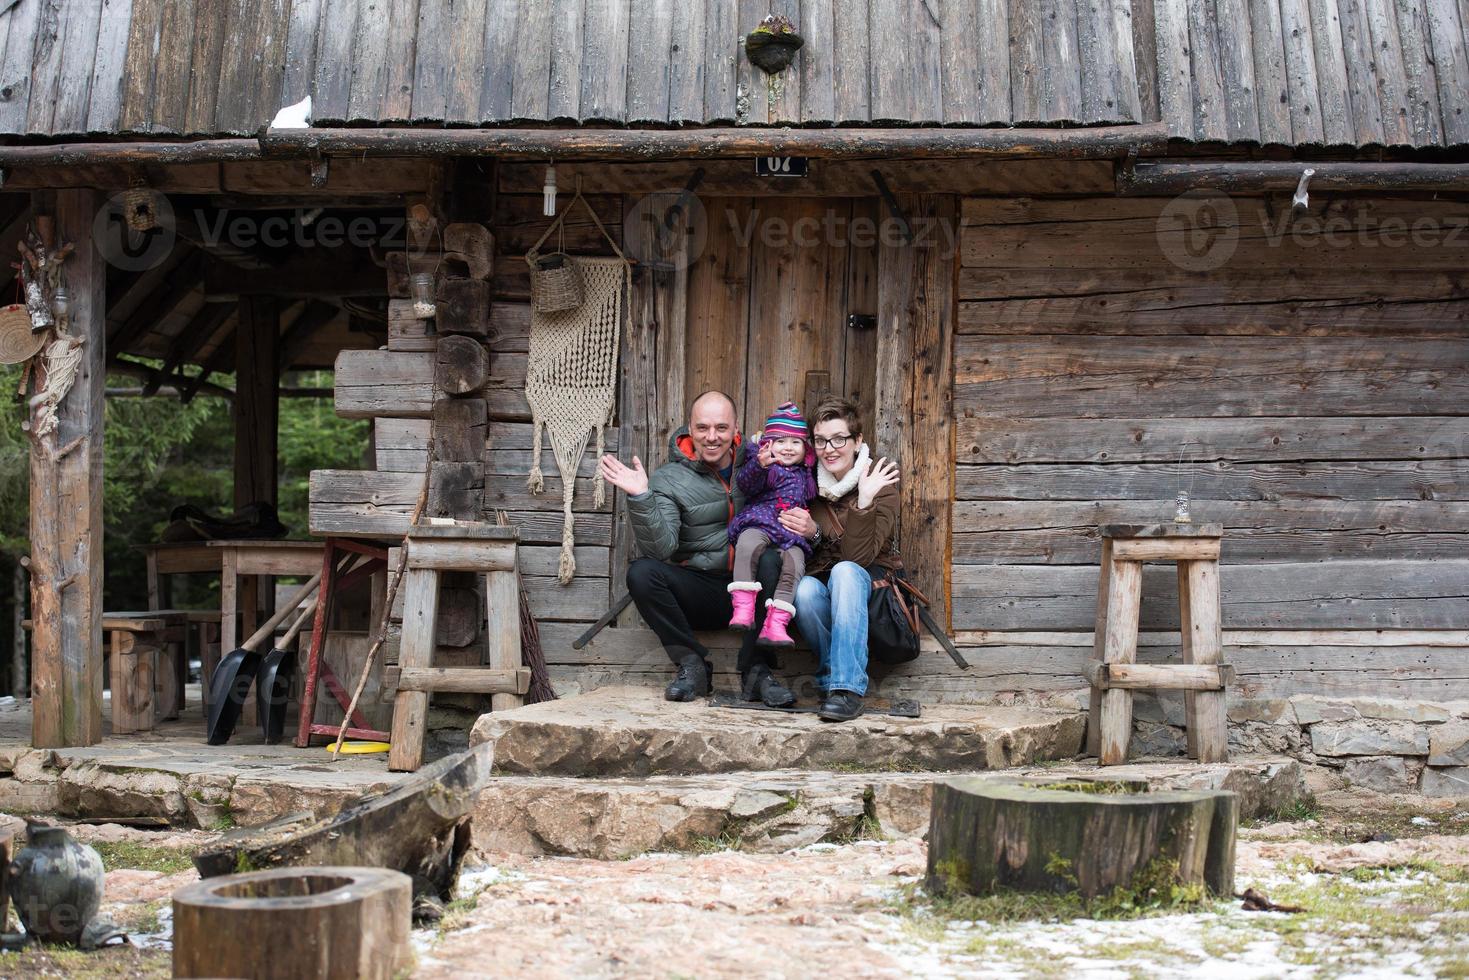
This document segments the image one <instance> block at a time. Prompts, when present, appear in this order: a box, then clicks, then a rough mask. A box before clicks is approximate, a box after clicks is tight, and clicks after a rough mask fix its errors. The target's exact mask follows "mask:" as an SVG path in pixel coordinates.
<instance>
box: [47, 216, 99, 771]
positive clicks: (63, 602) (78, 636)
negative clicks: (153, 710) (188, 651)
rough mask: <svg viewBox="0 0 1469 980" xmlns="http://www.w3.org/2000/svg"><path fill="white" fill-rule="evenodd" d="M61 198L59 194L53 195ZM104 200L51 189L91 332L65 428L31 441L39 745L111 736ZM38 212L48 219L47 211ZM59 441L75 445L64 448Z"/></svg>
mask: <svg viewBox="0 0 1469 980" xmlns="http://www.w3.org/2000/svg"><path fill="white" fill-rule="evenodd" d="M53 200H54V204H53V203H52V201H53ZM100 206H101V201H100V199H99V197H98V195H97V193H96V192H95V191H92V190H63V191H57V192H56V193H55V195H54V198H51V197H50V196H49V195H46V194H45V193H44V192H43V193H41V194H38V195H37V197H36V199H35V200H34V201H33V203H32V209H33V211H34V212H35V213H36V214H37V215H38V216H42V215H47V214H54V221H55V224H54V228H55V239H56V241H55V244H62V243H71V244H72V245H73V247H74V251H73V252H72V254H71V257H70V258H69V259H67V260H66V262H65V264H64V265H63V266H62V276H63V278H64V280H65V282H66V286H67V289H68V290H69V291H70V293H71V330H70V332H71V334H72V335H73V336H75V337H77V338H78V339H79V340H81V341H82V346H81V363H80V365H79V366H78V368H77V374H76V380H75V383H74V384H73V385H72V388H71V390H70V391H69V392H68V393H67V395H66V397H65V398H63V399H62V400H61V403H60V405H59V406H58V407H57V410H56V416H57V420H58V428H57V431H56V432H55V433H54V434H52V435H50V436H45V437H43V438H42V442H43V443H48V445H34V444H33V445H32V448H31V465H30V480H31V484H30V485H31V494H30V538H31V568H30V573H31V611H32V612H31V615H32V619H33V620H34V621H35V630H34V633H33V635H32V637H31V641H32V650H33V652H34V658H33V665H32V679H33V684H32V691H33V697H34V700H33V702H32V721H31V742H32V744H33V745H34V746H35V747H37V748H61V747H66V746H78V745H93V744H95V743H97V742H100V741H101V740H102V669H103V659H104V658H103V654H102V398H103V389H104V382H105V370H104V364H105V360H106V353H107V351H106V340H105V337H106V311H107V303H106V296H105V290H104V287H105V283H106V278H107V277H106V272H107V270H106V265H105V263H104V261H103V259H102V256H101V255H100V254H99V252H98V251H97V247H96V244H95V242H94V240H93V237H92V220H93V218H94V217H95V216H96V214H97V210H98V208H99V207H100ZM38 220H39V219H38ZM60 447H69V448H70V451H69V452H67V453H65V454H64V455H60V454H58V452H57V451H58V449H59V448H60Z"/></svg>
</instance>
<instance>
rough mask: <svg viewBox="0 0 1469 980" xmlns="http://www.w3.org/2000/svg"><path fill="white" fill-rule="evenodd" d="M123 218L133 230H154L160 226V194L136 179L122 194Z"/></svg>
mask: <svg viewBox="0 0 1469 980" xmlns="http://www.w3.org/2000/svg"><path fill="white" fill-rule="evenodd" d="M122 214H123V220H124V221H126V222H127V226H128V228H129V229H130V230H132V231H137V232H143V231H152V230H153V229H154V228H157V227H158V196H157V194H156V193H155V192H154V191H152V190H150V189H149V188H147V187H145V186H143V185H142V184H141V183H140V182H138V181H134V182H133V185H132V186H131V187H129V188H128V189H127V190H126V191H123V194H122Z"/></svg>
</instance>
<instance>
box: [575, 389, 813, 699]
mask: <svg viewBox="0 0 1469 980" xmlns="http://www.w3.org/2000/svg"><path fill="white" fill-rule="evenodd" d="M743 455H744V447H743V446H742V445H741V443H740V434H739V431H738V428H737V426H736V424H735V405H734V401H733V400H732V399H731V398H730V397H729V396H728V395H726V394H724V393H723V392H720V391H706V392H704V393H703V394H702V395H700V396H699V397H698V398H696V399H694V403H693V405H692V406H690V408H689V424H688V425H687V426H686V427H684V428H682V429H679V430H678V431H677V432H675V433H674V434H673V438H672V439H671V440H670V442H669V449H668V463H666V464H665V465H663V466H660V467H658V469H657V470H656V471H655V472H654V473H653V475H652V476H651V477H650V476H649V475H648V474H647V473H646V472H645V471H644V470H643V463H642V460H640V459H638V458H637V457H636V456H634V457H633V460H632V466H626V465H624V464H623V463H622V461H621V460H619V459H617V457H615V456H611V455H607V456H603V457H602V460H601V464H600V466H601V471H602V476H603V478H604V479H606V481H607V482H608V483H610V484H612V485H613V486H615V487H618V488H619V489H621V490H622V491H623V492H624V493H626V494H627V512H628V516H629V518H630V519H631V520H632V529H633V536H634V538H635V540H636V541H637V545H638V550H639V552H641V554H642V556H643V557H641V558H638V559H636V560H634V561H633V562H632V563H631V564H629V565H628V568H627V590H628V592H630V593H631V594H632V598H633V602H634V603H636V604H637V607H638V612H640V613H642V616H643V619H644V621H646V622H647V624H648V625H649V626H650V627H651V628H652V630H653V632H654V633H656V634H657V635H658V639H659V641H660V642H661V643H662V644H663V649H664V650H665V651H666V652H667V653H668V657H669V659H670V660H672V661H673V663H674V664H675V665H676V666H677V668H678V674H677V676H676V677H675V678H674V680H673V683H671V684H669V685H668V688H667V689H666V690H665V691H664V692H663V696H664V697H665V698H667V699H668V700H670V701H692V700H694V699H695V698H698V697H703V696H706V695H708V694H709V693H710V691H711V690H712V688H713V684H712V678H713V669H712V667H711V666H710V663H709V650H708V648H706V647H705V646H704V645H703V644H702V643H700V642H699V639H698V637H697V636H695V631H696V630H722V629H727V628H728V627H729V620H730V616H731V614H732V611H733V610H732V607H731V604H730V597H729V589H728V587H729V583H730V582H731V581H733V577H732V574H731V567H732V563H733V559H734V548H733V547H732V546H731V544H730V540H729V522H730V519H731V518H733V517H734V515H735V513H736V512H737V511H738V510H739V509H740V507H741V505H743V504H744V495H743V494H742V493H740V490H739V487H738V486H737V485H736V483H735V479H734V471H735V468H736V467H737V466H738V465H739V463H740V462H741V459H742V457H743ZM767 559H768V560H767ZM779 573H780V554H779V552H778V551H777V550H776V549H774V548H771V549H769V550H767V551H766V553H765V555H764V556H763V558H762V560H761V563H760V568H759V575H758V577H759V579H760V582H761V585H762V586H763V589H762V592H763V593H764V594H765V595H767V596H768V595H770V594H771V593H773V592H774V589H775V580H776V578H777V577H778V576H779ZM764 615H765V609H764V603H756V617H757V618H756V621H755V626H754V628H753V629H750V630H747V631H745V637H744V643H743V644H742V645H741V647H740V655H739V661H738V666H739V670H740V679H741V684H740V693H741V695H742V696H743V697H744V698H745V700H747V701H763V702H764V703H765V704H767V705H770V706H771V707H777V708H783V707H789V706H790V705H792V704H795V703H796V696H795V695H794V694H792V693H791V692H790V691H789V690H787V689H786V688H785V687H784V686H783V685H782V684H781V683H780V682H779V681H777V680H776V679H775V678H774V677H773V676H772V675H771V673H770V665H771V659H772V655H771V653H770V652H769V651H768V650H765V649H762V648H757V647H756V646H755V638H756V636H757V635H758V633H759V630H760V625H761V620H763V619H764Z"/></svg>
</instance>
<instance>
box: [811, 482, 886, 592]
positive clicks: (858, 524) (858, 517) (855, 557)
mask: <svg viewBox="0 0 1469 980" xmlns="http://www.w3.org/2000/svg"><path fill="white" fill-rule="evenodd" d="M900 501H901V497H900V496H899V494H898V487H897V485H896V484H894V485H893V486H888V487H883V488H882V490H880V491H879V492H878V494H877V499H876V500H874V501H873V502H872V506H871V507H868V508H867V509H866V510H859V509H858V508H857V489H856V488H855V487H853V488H852V489H851V490H850V491H848V493H847V495H846V496H844V497H842V498H841V499H840V500H826V499H825V498H820V497H818V498H817V499H816V500H813V501H812V502H811V507H810V510H811V516H812V518H814V519H815V521H816V525H817V526H818V527H820V528H821V540H820V542H818V543H817V545H816V551H815V552H814V553H813V554H812V555H811V560H810V561H809V562H807V563H806V574H807V575H815V574H817V573H820V572H825V571H828V570H829V569H830V568H831V567H832V566H833V565H835V564H836V563H837V562H839V561H852V562H856V563H857V564H859V565H861V566H862V567H863V568H871V567H872V566H874V565H880V566H882V567H883V568H902V567H903V559H902V557H901V556H900V555H899V554H898V547H897V533H898V508H899V505H900Z"/></svg>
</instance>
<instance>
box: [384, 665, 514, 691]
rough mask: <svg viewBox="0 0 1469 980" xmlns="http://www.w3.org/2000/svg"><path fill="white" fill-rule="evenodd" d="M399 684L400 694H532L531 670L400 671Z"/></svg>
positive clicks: (429, 669) (461, 668) (492, 668)
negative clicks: (404, 692) (421, 692)
mask: <svg viewBox="0 0 1469 980" xmlns="http://www.w3.org/2000/svg"><path fill="white" fill-rule="evenodd" d="M390 679H391V677H390ZM397 681H398V690H400V691H433V692H435V693H440V692H444V691H453V692H458V693H463V694H524V693H525V692H526V691H529V690H530V668H529V667H514V668H496V667H399V668H397Z"/></svg>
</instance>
